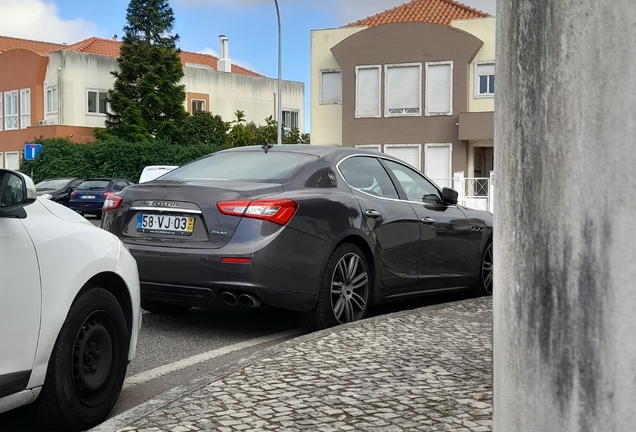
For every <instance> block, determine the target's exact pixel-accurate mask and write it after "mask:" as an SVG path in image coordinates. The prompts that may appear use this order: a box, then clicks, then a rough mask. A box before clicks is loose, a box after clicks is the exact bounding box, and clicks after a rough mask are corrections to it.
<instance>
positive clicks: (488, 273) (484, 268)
mask: <svg viewBox="0 0 636 432" xmlns="http://www.w3.org/2000/svg"><path fill="white" fill-rule="evenodd" d="M492 267H493V254H492V242H490V243H489V244H488V246H486V250H485V251H484V258H483V259H482V261H481V280H480V287H481V288H482V291H483V293H484V294H485V295H492V278H493V273H492Z"/></svg>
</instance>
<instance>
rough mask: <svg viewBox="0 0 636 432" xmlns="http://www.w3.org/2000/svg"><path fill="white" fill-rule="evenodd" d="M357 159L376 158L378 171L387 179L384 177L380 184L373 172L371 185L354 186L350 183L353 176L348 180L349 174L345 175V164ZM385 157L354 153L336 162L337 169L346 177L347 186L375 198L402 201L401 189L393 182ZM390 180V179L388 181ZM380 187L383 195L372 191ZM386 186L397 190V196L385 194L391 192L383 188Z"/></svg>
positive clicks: (394, 190)
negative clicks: (384, 161)
mask: <svg viewBox="0 0 636 432" xmlns="http://www.w3.org/2000/svg"><path fill="white" fill-rule="evenodd" d="M356 159H371V160H374V161H375V162H376V163H377V165H378V167H379V169H378V171H377V173H381V174H384V176H386V179H384V184H380V183H379V182H378V181H377V177H376V176H375V174H373V172H371V174H370V175H372V176H373V178H374V183H372V184H371V186H370V187H364V188H363V187H359V186H354V185H352V184H351V183H350V181H351V178H350V179H349V180H347V176H346V175H345V173H344V172H343V167H342V166H343V165H344V164H346V163H347V162H351V161H353V160H356ZM383 159H384V158H383V157H382V156H381V155H378V156H376V155H369V154H362V153H361V154H352V155H350V156H347V157H345V158H344V159H342V160H340V161H339V162H338V163H337V164H336V169H337V170H338V173H339V174H340V176H341V177H342V178H343V179H344V181H345V183H346V184H347V186H349V187H350V188H352V189H355V190H357V191H360V192H362V193H364V194H367V195H369V196H370V197H373V198H375V199H386V200H393V201H400V200H401V198H400V191H399V190H398V189H397V188H396V187H395V184H394V183H393V179H392V178H391V175H390V174H389V173H388V172H387V170H386V167H385V165H384V164H383V162H382V160H383ZM386 180H388V181H386ZM376 186H377V187H379V188H380V190H381V191H382V192H383V194H382V195H380V194H376V193H375V192H373V193H372V192H371V190H372V189H374V188H375V187H376ZM383 186H384V187H387V188H389V189H390V191H393V192H395V196H385V195H384V192H390V191H385V190H384V189H383Z"/></svg>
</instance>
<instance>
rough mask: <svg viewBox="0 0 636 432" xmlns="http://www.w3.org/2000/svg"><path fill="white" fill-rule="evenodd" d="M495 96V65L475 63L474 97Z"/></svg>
mask: <svg viewBox="0 0 636 432" xmlns="http://www.w3.org/2000/svg"><path fill="white" fill-rule="evenodd" d="M494 95H495V64H494V63H492V62H488V63H475V97H476V98H483V97H494Z"/></svg>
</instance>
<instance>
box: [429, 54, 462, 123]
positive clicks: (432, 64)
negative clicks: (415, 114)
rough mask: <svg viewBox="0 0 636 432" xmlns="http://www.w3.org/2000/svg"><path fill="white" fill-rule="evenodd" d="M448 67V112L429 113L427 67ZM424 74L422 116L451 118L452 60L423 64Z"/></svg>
mask: <svg viewBox="0 0 636 432" xmlns="http://www.w3.org/2000/svg"><path fill="white" fill-rule="evenodd" d="M446 64H447V65H450V85H449V101H450V104H449V110H448V111H447V112H431V111H429V107H430V103H429V99H428V96H429V91H428V82H429V67H430V66H440V65H446ZM424 67H425V74H426V82H425V83H424V92H425V94H426V99H425V109H424V115H425V116H426V117H436V116H452V115H453V105H454V104H453V87H454V86H453V77H454V75H455V74H454V64H453V61H452V60H444V61H436V62H426V63H425V64H424Z"/></svg>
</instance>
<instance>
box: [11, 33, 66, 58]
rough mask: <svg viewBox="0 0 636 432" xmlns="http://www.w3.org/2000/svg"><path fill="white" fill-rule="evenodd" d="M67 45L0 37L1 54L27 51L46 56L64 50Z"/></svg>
mask: <svg viewBox="0 0 636 432" xmlns="http://www.w3.org/2000/svg"><path fill="white" fill-rule="evenodd" d="M65 47H66V45H63V44H57V43H52V42H41V41H34V40H28V39H18V38H12V37H8V36H0V52H4V51H9V50H14V49H25V50H29V51H33V52H35V53H38V54H46V53H48V52H51V51H57V50H60V49H64V48H65Z"/></svg>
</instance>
